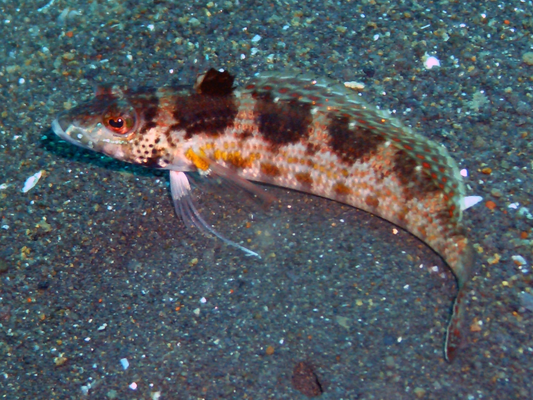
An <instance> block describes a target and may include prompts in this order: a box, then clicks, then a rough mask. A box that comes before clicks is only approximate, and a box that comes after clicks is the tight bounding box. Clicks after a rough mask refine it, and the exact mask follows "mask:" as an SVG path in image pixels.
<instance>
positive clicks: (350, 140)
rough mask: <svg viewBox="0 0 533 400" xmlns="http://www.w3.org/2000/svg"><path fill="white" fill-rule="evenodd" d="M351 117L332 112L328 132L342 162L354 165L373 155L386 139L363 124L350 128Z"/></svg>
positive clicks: (334, 149) (332, 146)
mask: <svg viewBox="0 0 533 400" xmlns="http://www.w3.org/2000/svg"><path fill="white" fill-rule="evenodd" d="M349 124H350V118H349V117H348V116H344V115H337V114H330V116H329V124H328V132H329V136H330V141H329V145H330V147H331V148H332V149H333V151H334V152H335V154H336V155H337V156H339V157H340V159H341V160H342V162H344V163H346V164H349V165H352V164H354V163H356V162H357V161H365V158H368V157H369V156H371V155H373V154H374V153H375V152H376V150H377V148H378V146H379V145H380V144H381V143H383V142H384V141H385V139H384V138H383V137H382V136H380V135H378V134H376V133H375V132H373V131H371V130H370V129H367V128H365V127H362V126H355V127H354V128H353V129H350V126H349Z"/></svg>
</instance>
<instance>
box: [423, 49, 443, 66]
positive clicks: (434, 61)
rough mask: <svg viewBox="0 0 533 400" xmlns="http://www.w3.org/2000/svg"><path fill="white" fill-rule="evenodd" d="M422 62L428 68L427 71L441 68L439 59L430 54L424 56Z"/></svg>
mask: <svg viewBox="0 0 533 400" xmlns="http://www.w3.org/2000/svg"><path fill="white" fill-rule="evenodd" d="M422 62H423V63H424V67H426V69H431V68H433V67H440V61H439V59H438V58H437V57H435V56H430V55H429V54H428V53H426V54H424V56H423V57H422Z"/></svg>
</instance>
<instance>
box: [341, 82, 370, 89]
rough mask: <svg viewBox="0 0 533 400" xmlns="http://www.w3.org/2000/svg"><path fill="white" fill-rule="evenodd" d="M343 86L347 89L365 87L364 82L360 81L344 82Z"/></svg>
mask: <svg viewBox="0 0 533 400" xmlns="http://www.w3.org/2000/svg"><path fill="white" fill-rule="evenodd" d="M344 86H346V87H347V88H348V89H352V90H363V89H364V88H365V84H364V83H361V82H355V81H352V82H344Z"/></svg>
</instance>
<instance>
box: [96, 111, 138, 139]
mask: <svg viewBox="0 0 533 400" xmlns="http://www.w3.org/2000/svg"><path fill="white" fill-rule="evenodd" d="M102 122H103V124H104V126H105V127H106V128H107V129H109V130H110V131H111V132H113V133H114V134H116V135H120V136H125V135H127V134H129V133H131V132H132V131H133V130H134V129H135V125H136V123H137V114H136V112H135V109H134V108H133V107H131V106H129V107H125V108H119V107H117V106H116V105H113V106H111V107H109V108H108V109H107V111H106V112H105V113H104V116H103V118H102Z"/></svg>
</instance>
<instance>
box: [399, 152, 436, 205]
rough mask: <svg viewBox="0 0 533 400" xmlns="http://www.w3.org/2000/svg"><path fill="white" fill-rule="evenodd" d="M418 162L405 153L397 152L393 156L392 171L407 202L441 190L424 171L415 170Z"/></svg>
mask: <svg viewBox="0 0 533 400" xmlns="http://www.w3.org/2000/svg"><path fill="white" fill-rule="evenodd" d="M417 166H418V162H417V161H416V160H415V159H413V158H412V157H409V156H408V155H407V154H406V153H405V151H403V150H398V151H397V152H396V155H395V156H394V164H393V167H392V170H393V171H394V172H395V173H396V175H397V176H398V179H399V180H400V182H401V184H402V187H403V188H404V195H405V198H406V199H407V200H411V199H413V198H415V197H417V198H418V197H420V196H421V195H425V194H427V193H430V192H435V191H439V190H441V189H440V188H439V187H437V186H436V185H435V183H434V181H433V179H432V178H431V176H430V175H429V174H428V173H427V172H426V171H425V170H423V169H422V170H420V169H419V170H417V169H416V167H417Z"/></svg>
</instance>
